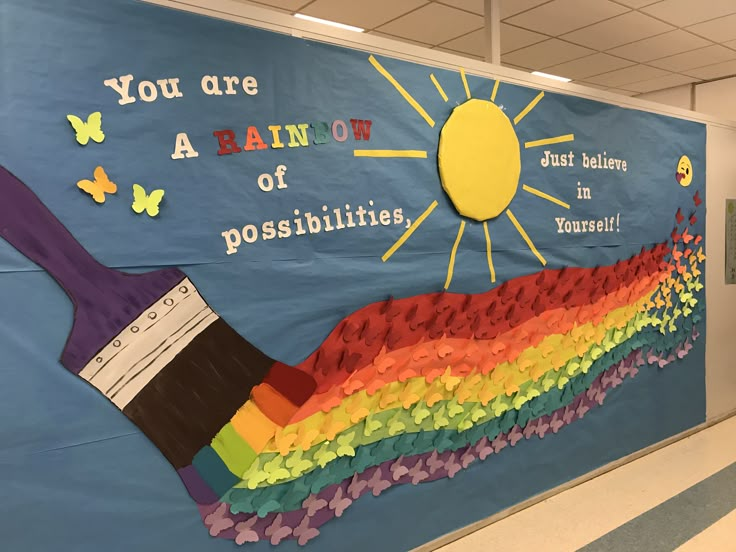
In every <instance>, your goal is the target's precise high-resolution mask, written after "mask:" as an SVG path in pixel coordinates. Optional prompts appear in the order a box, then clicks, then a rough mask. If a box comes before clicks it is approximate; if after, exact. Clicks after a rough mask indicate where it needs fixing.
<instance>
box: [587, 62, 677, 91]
mask: <svg viewBox="0 0 736 552" xmlns="http://www.w3.org/2000/svg"><path fill="white" fill-rule="evenodd" d="M668 74H669V73H668V72H667V71H663V70H662V69H657V68H656V67H649V66H647V65H632V66H631V67H625V68H624V69H617V70H616V71H611V72H610V73H603V74H602V75H597V76H595V77H589V78H588V79H586V80H587V81H588V82H591V83H593V84H600V85H603V86H608V87H619V88H620V87H622V86H625V85H627V84H630V83H632V82H639V81H643V80H647V79H655V78H657V77H664V76H665V75H668Z"/></svg>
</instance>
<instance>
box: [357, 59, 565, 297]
mask: <svg viewBox="0 0 736 552" xmlns="http://www.w3.org/2000/svg"><path fill="white" fill-rule="evenodd" d="M368 59H369V61H370V63H371V65H373V67H375V69H376V70H377V71H378V72H379V73H380V74H381V75H383V76H384V77H385V78H386V80H388V81H389V82H390V83H391V84H392V85H393V86H394V87H395V88H396V89H397V90H398V91H399V93H400V94H401V95H402V97H403V98H404V99H405V100H406V101H407V102H408V103H409V105H411V106H412V107H413V108H414V109H415V110H416V111H417V113H419V115H421V117H422V118H423V119H424V120H425V121H426V122H427V124H428V125H429V126H430V127H434V126H435V122H434V120H433V119H432V117H430V115H429V114H428V113H427V112H426V111H425V109H424V108H423V107H422V106H421V105H419V103H418V102H417V101H416V100H415V99H414V98H413V97H412V96H411V95H410V94H409V93H408V92H407V91H406V89H404V87H403V86H401V84H399V82H398V81H397V80H396V79H395V78H394V77H393V76H392V75H391V74H390V73H389V72H388V71H387V70H386V69H385V68H384V67H383V66H382V65H381V64H380V63H379V62H378V60H376V58H375V57H373V56H370V57H369V58H368ZM460 77H461V78H462V82H463V87H464V88H465V95H466V97H467V98H466V101H465V102H463V103H462V104H460V105H458V106H457V107H456V108H455V109H454V110H453V111H452V113H451V114H450V117H449V118H448V119H447V121H446V122H445V124H444V126H443V127H442V131H441V132H440V140H439V148H438V154H437V156H438V164H439V167H440V180H441V182H442V188H443V189H444V190H445V192H446V193H447V195H448V197H449V198H450V201H452V204H453V205H454V206H455V209H456V210H457V212H458V213H459V214H460V215H461V216H462V217H467V218H469V219H473V220H477V221H479V222H482V223H483V233H484V235H485V240H486V256H487V258H488V269H489V271H490V276H491V282H495V281H496V271H495V269H494V267H493V258H492V255H491V237H490V234H489V232H488V221H489V220H492V219H495V218H496V217H498V216H499V215H501V214H502V213H506V215H507V217H508V219H509V220H510V221H511V223H512V224H513V226H514V228H516V230H517V231H518V232H519V234H520V235H521V237H522V238H523V239H524V241H525V242H526V244H527V246H529V249H530V250H531V251H532V253H534V255H535V256H536V257H537V259H539V262H540V263H542V265H543V266H544V265H546V264H547V261H546V260H545V258H544V257H543V256H542V254H541V253H540V252H539V251H538V250H537V248H536V247H535V245H534V242H533V241H532V239H531V238H530V237H529V235H528V234H527V233H526V231H525V230H524V227H523V226H522V225H521V223H520V222H519V220H518V219H517V218H516V216H514V214H513V213H512V212H511V209H509V205H510V204H511V202H512V201H513V200H514V197H515V196H516V192H517V191H518V187H519V176H520V175H521V151H520V145H519V139H518V137H517V135H516V131H515V130H514V127H515V126H516V125H518V124H519V123H520V122H521V121H522V119H524V117H526V116H527V115H528V114H529V113H530V112H531V111H532V110H533V109H534V107H535V106H536V105H537V104H538V103H539V102H540V101H541V100H542V98H544V92H540V93H539V94H537V96H536V97H535V98H534V99H533V100H532V101H531V102H529V104H528V105H527V106H526V107H525V108H524V109H522V110H521V111H520V112H519V113H518V114H517V115H516V116H515V117H514V119H513V121H512V120H510V119H509V118H508V117H507V116H506V114H505V113H504V112H503V110H502V109H501V108H499V107H498V106H497V105H496V104H495V100H496V94H497V93H498V87H499V81H496V82H495V83H494V85H493V92H492V93H491V98H490V101H489V100H481V99H475V98H472V97H471V95H470V88H469V87H468V81H467V78H466V76H465V71H464V70H463V69H460ZM429 78H430V80H431V81H432V84H434V86H435V88H436V89H437V92H438V93H439V95H440V96H441V97H442V99H443V100H444V101H445V102H447V101H448V100H449V98H448V97H447V94H446V93H445V91H444V90H443V89H442V86H441V85H440V83H439V81H438V80H437V78H436V77H435V76H434V75H432V74H430V76H429ZM574 139H575V136H574V135H572V134H565V135H563V136H555V137H552V138H543V139H540V140H534V141H529V142H525V143H524V148H525V149H528V148H534V147H538V146H546V145H550V144H557V143H561V142H571V141H573V140H574ZM355 156H356V157H413V158H425V159H426V157H427V152H426V151H418V150H355ZM521 188H522V190H524V191H525V192H527V193H530V194H533V195H535V196H537V197H540V198H542V199H545V200H547V201H550V202H552V203H554V204H556V205H559V206H561V207H564V208H565V209H569V208H570V205H569V204H567V203H565V202H564V201H562V200H560V199H557V198H555V197H553V196H551V195H548V194H546V193H544V192H542V191H540V190H537V189H535V188H532V187H531V186H527V185H526V184H522V187H521ZM435 207H437V201H433V202H432V203H431V204H430V205H429V207H427V208H426V209H425V211H424V212H423V213H422V214H421V215H420V216H419V217H417V219H416V220H415V221H414V222H413V223H412V224H411V226H409V228H408V229H407V230H406V232H404V233H403V234H402V235H401V237H400V238H399V239H398V240H396V243H394V244H393V245H392V246H391V247H390V248H389V249H388V251H386V253H385V254H384V255H383V257H382V260H383V261H384V262H385V261H387V260H388V259H389V258H390V257H391V256H392V255H393V254H394V253H395V252H396V251H397V250H398V249H399V248H400V247H401V246H402V245H403V244H404V243H405V242H406V240H407V239H409V237H411V235H412V234H413V233H414V232H415V231H416V230H417V228H419V226H420V225H421V224H422V223H423V222H424V221H425V220H426V219H427V217H428V216H429V215H430V214H431V213H432V211H434V209H435ZM464 231H465V220H461V221H460V227H459V228H458V232H457V237H456V238H455V243H454V245H453V246H452V250H451V252H450V261H449V263H448V266H447V278H446V280H445V289H447V288H448V287H450V282H451V281H452V274H453V269H454V266H455V257H456V255H457V250H458V247H459V246H460V240H461V239H462V236H463V232H464Z"/></svg>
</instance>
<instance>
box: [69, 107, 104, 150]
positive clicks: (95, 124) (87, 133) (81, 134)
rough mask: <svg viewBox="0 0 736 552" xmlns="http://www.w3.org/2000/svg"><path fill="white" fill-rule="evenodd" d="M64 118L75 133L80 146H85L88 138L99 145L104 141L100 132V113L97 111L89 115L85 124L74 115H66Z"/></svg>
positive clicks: (102, 133)
mask: <svg viewBox="0 0 736 552" xmlns="http://www.w3.org/2000/svg"><path fill="white" fill-rule="evenodd" d="M66 118H67V121H69V122H70V123H71V125H72V128H74V131H75V132H76V133H77V142H79V144H80V145H82V146H86V145H87V142H89V140H90V138H91V139H92V140H94V141H95V142H97V143H98V144H101V143H102V141H103V140H104V139H105V133H104V132H102V113H100V112H99V111H95V112H94V113H90V114H89V117H87V122H84V121H83V120H82V119H80V118H79V117H77V116H76V115H67V116H66Z"/></svg>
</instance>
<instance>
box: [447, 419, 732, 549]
mask: <svg viewBox="0 0 736 552" xmlns="http://www.w3.org/2000/svg"><path fill="white" fill-rule="evenodd" d="M438 550H439V552H490V551H495V550H503V552H574V551H578V550H580V551H582V552H672V551H673V550H677V551H678V552H736V417H732V418H730V419H728V420H725V421H723V422H721V423H719V424H717V425H715V426H713V427H710V428H708V429H706V430H704V431H701V432H699V433H696V434H695V435H692V436H690V437H688V438H686V439H683V440H681V441H678V442H677V443H674V444H672V445H669V446H667V447H665V448H663V449H660V450H658V451H656V452H653V453H651V454H649V455H647V456H644V457H642V458H640V459H638V460H635V461H633V462H631V463H629V464H626V465H625V466H622V467H620V468H617V469H615V470H613V471H610V472H608V473H606V474H604V475H601V476H599V477H596V478H595V479H592V480H590V481H588V482H586V483H583V484H581V485H578V486H577V487H574V488H572V489H569V490H567V491H564V492H562V493H560V494H558V495H556V496H553V497H551V498H549V499H547V500H544V501H542V502H540V503H538V504H536V505H534V506H531V507H529V508H527V509H525V510H522V511H520V512H518V513H516V514H514V515H512V516H510V517H508V518H505V519H502V520H500V521H498V522H496V523H494V524H492V525H489V526H488V527H485V528H483V529H480V530H479V531H476V532H475V533H472V534H470V535H468V536H466V537H463V538H462V539H459V540H457V541H455V542H452V543H451V544H448V545H446V546H443V547H442V548H439V549H438Z"/></svg>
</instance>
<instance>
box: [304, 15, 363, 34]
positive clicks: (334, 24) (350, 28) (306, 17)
mask: <svg viewBox="0 0 736 552" xmlns="http://www.w3.org/2000/svg"><path fill="white" fill-rule="evenodd" d="M294 17H298V18H299V19H304V20H306V21H313V22H314V23H322V24H323V25H330V26H331V27H337V28H338V29H344V30H346V31H354V32H356V33H362V32H363V31H365V29H361V28H360V27H353V26H352V25H345V24H344V23H337V22H336V21H328V20H327V19H320V18H319V17H312V16H311V15H304V14H303V13H295V14H294Z"/></svg>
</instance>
